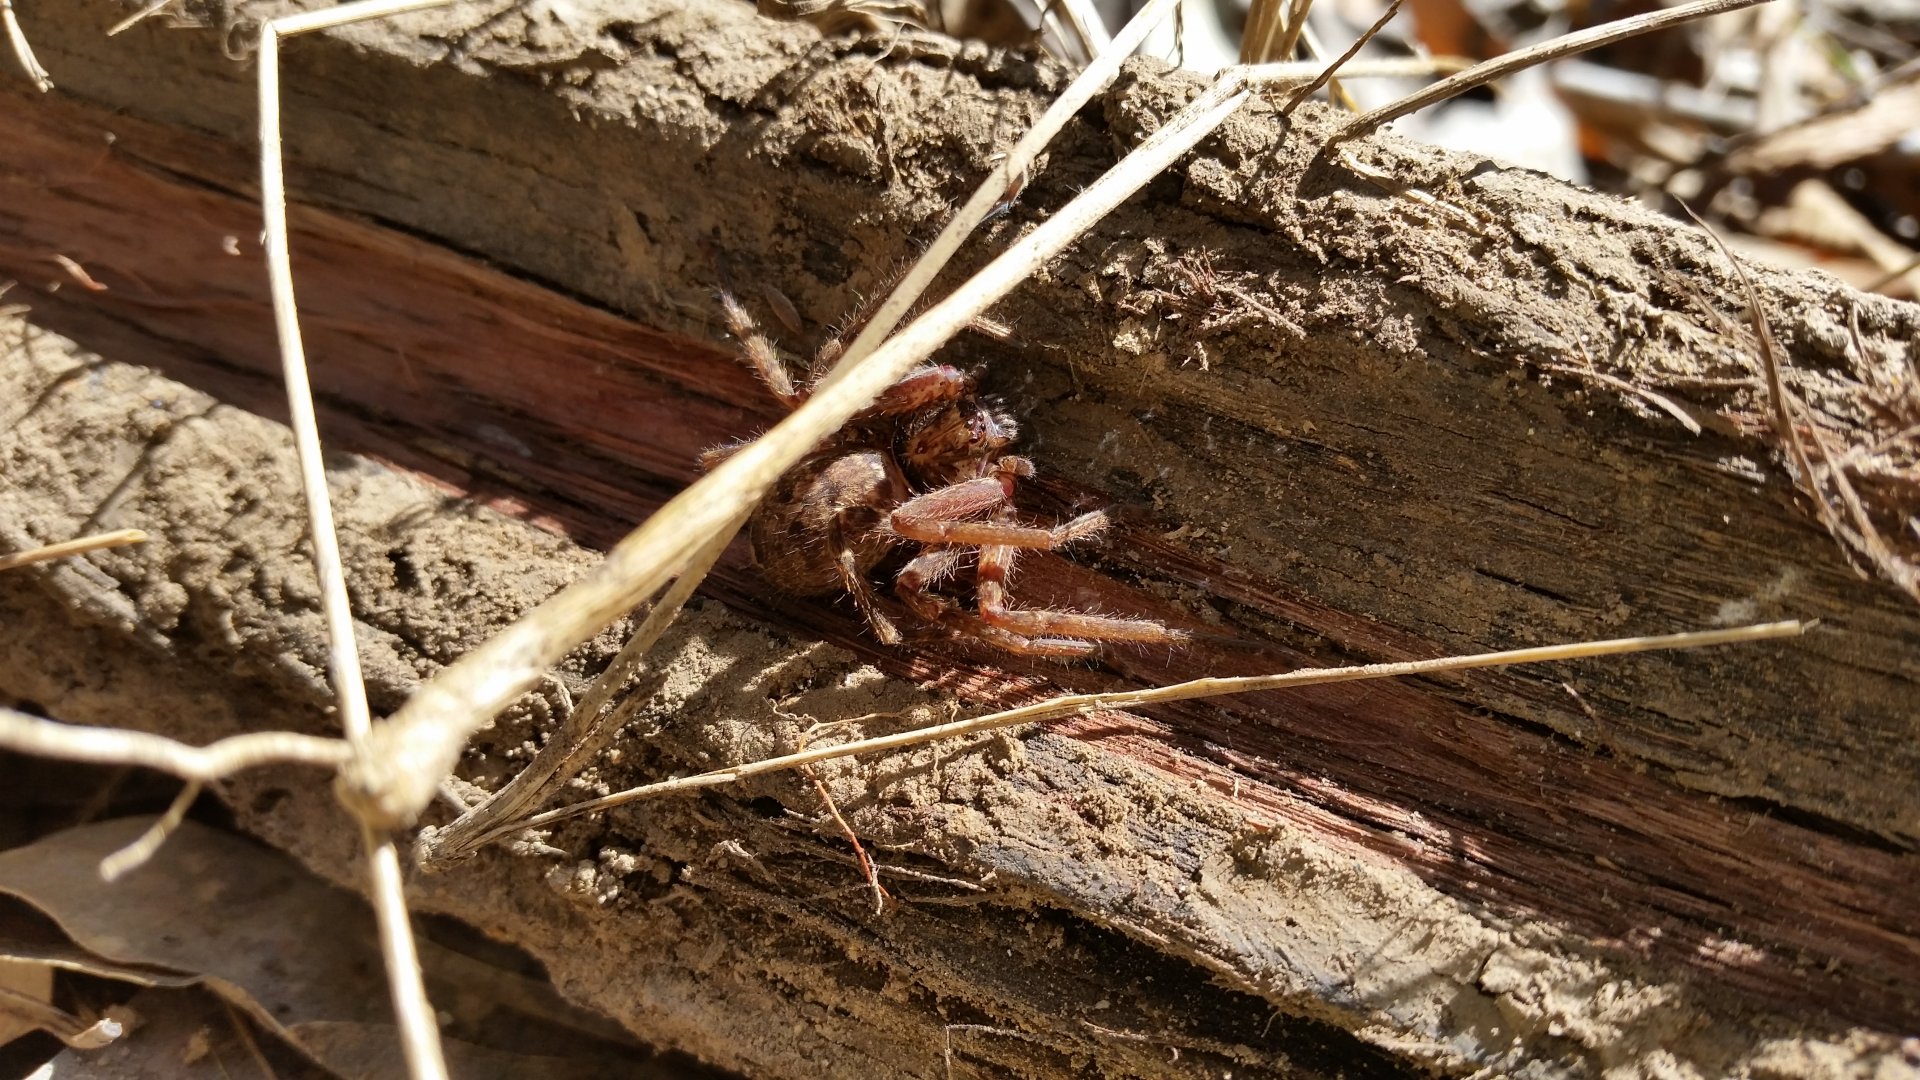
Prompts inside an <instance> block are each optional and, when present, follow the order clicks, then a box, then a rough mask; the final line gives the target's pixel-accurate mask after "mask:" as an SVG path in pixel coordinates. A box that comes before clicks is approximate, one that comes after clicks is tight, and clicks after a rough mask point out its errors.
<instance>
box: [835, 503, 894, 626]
mask: <svg viewBox="0 0 1920 1080" xmlns="http://www.w3.org/2000/svg"><path fill="white" fill-rule="evenodd" d="M827 543H828V544H829V545H830V546H831V548H832V550H833V555H834V565H835V566H836V567H837V568H838V569H839V571H840V583H841V584H842V585H843V586H845V587H846V590H847V593H848V595H850V596H852V597H853V604H854V606H855V607H857V608H859V609H860V614H861V616H862V617H863V618H865V619H866V620H867V625H868V626H870V627H872V628H873V636H874V637H877V638H879V639H880V643H881V644H882V645H898V644H900V641H901V638H900V630H899V628H898V627H896V626H894V625H893V620H892V619H889V618H887V616H886V613H885V612H883V611H881V610H880V605H879V603H878V601H877V600H876V599H875V598H874V595H873V583H872V582H870V581H868V580H867V578H866V575H864V574H862V573H861V572H860V563H859V560H858V559H857V558H856V557H855V554H854V550H853V545H852V544H850V543H848V542H847V535H846V530H845V528H844V527H843V526H842V523H841V518H840V516H838V515H836V516H835V517H834V518H833V520H832V521H831V522H829V523H828V525H827Z"/></svg>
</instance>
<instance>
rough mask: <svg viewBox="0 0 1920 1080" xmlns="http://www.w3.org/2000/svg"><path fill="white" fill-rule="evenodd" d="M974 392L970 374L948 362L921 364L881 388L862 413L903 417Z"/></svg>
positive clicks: (957, 399)
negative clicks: (877, 395) (898, 379)
mask: <svg viewBox="0 0 1920 1080" xmlns="http://www.w3.org/2000/svg"><path fill="white" fill-rule="evenodd" d="M971 393H973V377H972V376H970V375H968V374H966V373H965V372H963V371H961V370H960V369H959V368H956V367H953V366H952V365H950V364H923V365H921V366H920V367H917V368H914V369H913V370H912V371H909V372H907V373H906V374H905V375H902V376H900V381H899V382H897V383H894V384H893V385H892V386H889V387H887V388H886V389H885V390H882V391H880V396H879V397H877V398H874V399H873V404H871V405H869V406H867V407H866V408H865V409H863V410H861V415H863V416H905V415H906V414H908V413H912V412H918V411H920V410H921V409H924V408H926V407H927V406H929V405H944V404H946V403H947V402H949V401H959V400H960V399H961V398H963V397H966V396H967V395H968V394H971Z"/></svg>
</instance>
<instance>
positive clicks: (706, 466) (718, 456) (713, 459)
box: [700, 439, 753, 472]
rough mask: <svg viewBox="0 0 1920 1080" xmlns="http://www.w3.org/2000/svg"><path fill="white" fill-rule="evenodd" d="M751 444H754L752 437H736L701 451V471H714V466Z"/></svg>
mask: <svg viewBox="0 0 1920 1080" xmlns="http://www.w3.org/2000/svg"><path fill="white" fill-rule="evenodd" d="M751 445H753V440H752V439H735V440H734V441H733V442H730V443H721V444H720V445H719V446H715V447H711V448H709V449H706V450H702V451H700V471H701V472H712V471H713V468H714V466H716V465H718V464H720V463H721V462H723V461H725V460H727V459H728V458H730V457H732V456H733V455H735V454H737V453H739V452H740V451H742V450H744V449H746V448H747V447H748V446H751Z"/></svg>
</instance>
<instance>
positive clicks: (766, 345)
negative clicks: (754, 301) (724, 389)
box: [720, 289, 807, 409]
mask: <svg viewBox="0 0 1920 1080" xmlns="http://www.w3.org/2000/svg"><path fill="white" fill-rule="evenodd" d="M720 309H721V310H722V311H724V312H726V315H727V329H728V331H730V332H731V333H732V334H733V339H734V340H735V341H737V342H739V343H740V352H741V353H742V354H743V355H745V356H746V358H747V363H748V364H750V365H752V367H753V370H754V373H755V374H757V375H759V376H760V381H761V382H763V383H765V384H767V389H768V390H770V391H772V392H773V396H774V397H777V398H779V399H780V404H782V405H785V406H786V407H787V408H789V409H797V408H799V407H800V403H801V402H803V401H805V400H807V395H806V394H805V393H803V392H801V391H798V390H795V389H794V388H793V378H792V377H791V376H789V375H788V374H787V365H786V364H785V363H784V362H782V361H781V359H780V354H779V353H778V352H775V351H774V348H773V342H771V341H769V340H767V335H765V334H763V333H761V332H760V327H759V326H757V325H755V323H754V321H753V316H752V315H749V314H747V309H746V308H744V307H742V306H740V301H738V300H735V299H734V298H733V294H732V293H730V292H728V291H726V290H725V289H722V290H720Z"/></svg>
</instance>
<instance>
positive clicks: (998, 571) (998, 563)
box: [975, 544, 1187, 651]
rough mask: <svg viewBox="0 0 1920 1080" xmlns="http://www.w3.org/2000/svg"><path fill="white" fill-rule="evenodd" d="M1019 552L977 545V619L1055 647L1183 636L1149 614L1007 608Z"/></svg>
mask: <svg viewBox="0 0 1920 1080" xmlns="http://www.w3.org/2000/svg"><path fill="white" fill-rule="evenodd" d="M1018 555H1019V549H1017V548H1014V547H1009V546H1005V545H999V544H990V545H987V546H985V547H982V548H981V549H980V567H979V569H978V570H977V571H976V572H975V573H976V574H977V577H978V581H977V584H976V585H975V592H976V593H977V595H978V602H979V605H980V621H981V622H983V623H985V624H986V625H988V626H990V627H993V628H994V629H997V630H1000V631H1003V632H1005V633H1008V634H1011V635H1014V636H1016V637H1019V638H1022V639H1024V640H1027V641H1030V642H1033V643H1035V644H1038V645H1044V646H1046V647H1048V648H1057V647H1058V646H1059V643H1060V642H1061V641H1063V640H1074V641H1077V642H1078V643H1080V644H1083V645H1086V646H1087V647H1088V649H1089V650H1091V648H1092V647H1093V646H1092V643H1094V642H1103V641H1135V642H1145V643H1172V642H1176V641H1185V640H1186V639H1187V633H1186V632H1185V631H1184V630H1176V629H1174V628H1173V627H1171V626H1167V625H1166V624H1164V623H1159V622H1154V621H1153V620H1151V619H1117V618H1114V617H1113V616H1110V615H1089V614H1087V613H1085V612H1080V611H1052V610H1047V609H1040V608H1013V607H1009V606H1007V580H1008V579H1009V578H1011V577H1012V576H1013V562H1014V559H1015V557H1017V556H1018ZM1015 651H1018V650H1015Z"/></svg>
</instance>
